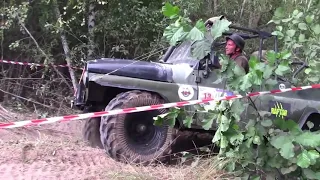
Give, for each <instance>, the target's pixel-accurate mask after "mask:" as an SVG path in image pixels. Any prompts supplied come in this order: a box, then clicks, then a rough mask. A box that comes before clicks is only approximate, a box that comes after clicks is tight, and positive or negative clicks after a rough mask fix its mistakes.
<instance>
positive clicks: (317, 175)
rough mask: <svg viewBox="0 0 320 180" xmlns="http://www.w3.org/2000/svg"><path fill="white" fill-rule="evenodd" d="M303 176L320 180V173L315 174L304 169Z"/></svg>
mask: <svg viewBox="0 0 320 180" xmlns="http://www.w3.org/2000/svg"><path fill="white" fill-rule="evenodd" d="M302 172H303V174H304V175H305V176H306V178H308V179H318V180H320V172H314V171H313V170H311V169H302Z"/></svg>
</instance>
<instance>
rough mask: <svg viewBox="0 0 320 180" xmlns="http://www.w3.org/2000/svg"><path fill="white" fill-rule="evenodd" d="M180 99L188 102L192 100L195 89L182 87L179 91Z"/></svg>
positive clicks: (186, 86) (187, 86)
mask: <svg viewBox="0 0 320 180" xmlns="http://www.w3.org/2000/svg"><path fill="white" fill-rule="evenodd" d="M178 95H179V98H180V99H182V100H184V101H188V100H191V99H192V98H193V96H194V89H193V88H192V86H189V85H182V86H180V87H179V89H178Z"/></svg>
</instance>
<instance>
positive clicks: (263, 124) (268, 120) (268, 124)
mask: <svg viewBox="0 0 320 180" xmlns="http://www.w3.org/2000/svg"><path fill="white" fill-rule="evenodd" d="M272 124H273V123H272V121H271V120H270V119H267V120H264V121H261V125H262V126H264V127H270V126H272Z"/></svg>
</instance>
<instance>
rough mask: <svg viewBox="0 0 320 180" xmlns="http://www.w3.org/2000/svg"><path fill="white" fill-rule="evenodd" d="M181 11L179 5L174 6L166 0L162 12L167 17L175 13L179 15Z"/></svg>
mask: <svg viewBox="0 0 320 180" xmlns="http://www.w3.org/2000/svg"><path fill="white" fill-rule="evenodd" d="M179 12H180V9H179V7H178V6H173V5H171V4H170V3H169V2H166V3H165V4H164V6H162V13H163V15H165V16H166V17H169V18H170V17H172V16H175V15H178V14H179Z"/></svg>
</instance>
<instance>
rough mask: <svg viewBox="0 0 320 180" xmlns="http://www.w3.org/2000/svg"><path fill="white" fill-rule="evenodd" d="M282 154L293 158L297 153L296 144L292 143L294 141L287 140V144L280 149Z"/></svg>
mask: <svg viewBox="0 0 320 180" xmlns="http://www.w3.org/2000/svg"><path fill="white" fill-rule="evenodd" d="M280 154H281V156H282V157H284V158H286V159H291V158H293V157H294V155H295V154H294V145H293V144H292V142H286V143H285V144H283V146H282V148H281V150H280Z"/></svg>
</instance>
